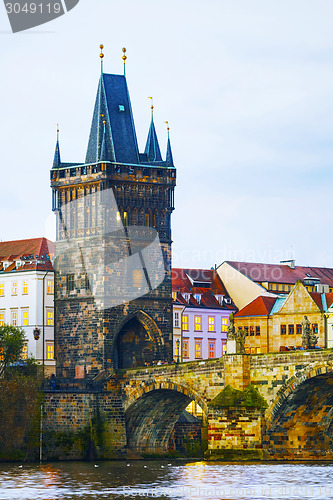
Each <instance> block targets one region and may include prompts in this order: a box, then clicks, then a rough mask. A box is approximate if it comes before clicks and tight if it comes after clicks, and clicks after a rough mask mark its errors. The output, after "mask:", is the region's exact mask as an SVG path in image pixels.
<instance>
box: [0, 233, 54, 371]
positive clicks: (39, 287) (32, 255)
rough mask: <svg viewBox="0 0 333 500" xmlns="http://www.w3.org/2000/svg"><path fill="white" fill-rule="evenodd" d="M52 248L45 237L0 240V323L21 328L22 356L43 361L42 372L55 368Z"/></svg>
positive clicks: (51, 244)
mask: <svg viewBox="0 0 333 500" xmlns="http://www.w3.org/2000/svg"><path fill="white" fill-rule="evenodd" d="M53 252H54V245H53V243H52V242H51V241H49V240H46V239H45V238H35V239H31V240H19V241H11V242H1V243H0V325H4V324H9V325H13V326H19V327H22V328H23V329H24V331H25V336H26V344H25V346H24V352H23V358H27V357H29V356H30V355H32V356H33V357H34V358H35V359H36V360H37V361H38V362H39V363H41V364H43V361H44V368H45V374H50V373H54V372H55V360H54V301H53V297H54V271H53V267H52V263H51V257H52V255H53ZM34 333H35V335H36V336H38V337H39V338H38V340H35V337H34Z"/></svg>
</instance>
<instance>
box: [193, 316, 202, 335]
mask: <svg viewBox="0 0 333 500" xmlns="http://www.w3.org/2000/svg"><path fill="white" fill-rule="evenodd" d="M194 330H195V331H196V332H201V331H202V322H201V316H194Z"/></svg>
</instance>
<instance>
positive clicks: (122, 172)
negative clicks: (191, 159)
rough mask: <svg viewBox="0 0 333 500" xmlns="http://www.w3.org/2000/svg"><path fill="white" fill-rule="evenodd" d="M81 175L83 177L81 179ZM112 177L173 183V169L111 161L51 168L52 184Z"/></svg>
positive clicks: (174, 178)
mask: <svg viewBox="0 0 333 500" xmlns="http://www.w3.org/2000/svg"><path fill="white" fill-rule="evenodd" d="M82 177H83V178H84V179H82ZM96 178H98V179H113V180H119V181H120V180H121V181H124V180H127V181H140V180H142V181H146V182H147V181H148V182H149V180H151V182H153V183H155V182H158V183H161V184H175V182H176V172H175V169H170V168H166V167H159V168H157V167H153V166H151V167H150V166H149V167H142V166H141V165H133V166H131V165H118V164H113V163H94V164H87V165H68V166H67V165H64V164H63V166H62V167H60V168H58V169H52V170H51V182H52V185H55V183H59V184H60V185H61V184H62V183H63V182H64V180H66V181H67V182H68V181H69V180H70V181H71V182H72V183H73V184H75V183H77V182H82V180H87V181H89V180H90V179H93V180H96Z"/></svg>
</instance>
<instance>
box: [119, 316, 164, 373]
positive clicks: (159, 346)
mask: <svg viewBox="0 0 333 500" xmlns="http://www.w3.org/2000/svg"><path fill="white" fill-rule="evenodd" d="M112 351H113V352H112V359H113V366H114V368H116V369H117V368H136V367H138V366H144V365H145V364H151V363H152V362H153V361H154V360H158V359H163V355H164V353H163V351H164V338H163V335H162V332H161V330H160V329H159V327H158V326H157V324H156V322H155V321H154V320H153V318H152V317H151V316H149V315H148V314H147V313H145V312H144V311H141V310H136V311H134V312H132V313H131V314H129V315H128V316H126V318H125V319H123V320H122V321H121V323H120V324H119V325H118V327H117V328H116V333H115V336H114V341H113V349H112Z"/></svg>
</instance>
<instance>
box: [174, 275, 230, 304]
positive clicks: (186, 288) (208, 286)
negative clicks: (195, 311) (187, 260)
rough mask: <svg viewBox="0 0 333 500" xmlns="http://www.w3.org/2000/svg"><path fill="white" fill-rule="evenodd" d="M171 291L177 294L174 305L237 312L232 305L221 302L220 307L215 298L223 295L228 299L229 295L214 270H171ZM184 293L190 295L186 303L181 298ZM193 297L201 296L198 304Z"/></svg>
mask: <svg viewBox="0 0 333 500" xmlns="http://www.w3.org/2000/svg"><path fill="white" fill-rule="evenodd" d="M195 285H198V286H195ZM203 285H205V286H203ZM172 291H173V292H177V295H176V301H175V303H178V304H182V305H186V306H192V307H207V308H216V309H230V310H233V311H235V310H237V309H236V307H235V306H234V304H232V303H231V304H226V303H225V302H223V304H222V305H221V304H220V303H219V302H218V301H217V299H216V298H215V295H223V296H225V297H227V298H229V295H228V293H227V291H226V289H225V288H224V286H223V283H222V281H221V279H220V277H219V276H218V274H217V273H216V271H215V270H214V269H182V268H178V267H177V268H173V269H172ZM185 293H187V294H189V295H190V300H189V302H186V300H185V299H184V297H183V296H182V294H185ZM195 295H201V301H200V303H199V302H198V301H197V300H196V299H195Z"/></svg>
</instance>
